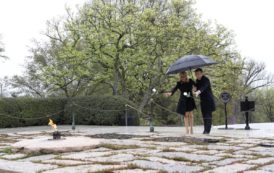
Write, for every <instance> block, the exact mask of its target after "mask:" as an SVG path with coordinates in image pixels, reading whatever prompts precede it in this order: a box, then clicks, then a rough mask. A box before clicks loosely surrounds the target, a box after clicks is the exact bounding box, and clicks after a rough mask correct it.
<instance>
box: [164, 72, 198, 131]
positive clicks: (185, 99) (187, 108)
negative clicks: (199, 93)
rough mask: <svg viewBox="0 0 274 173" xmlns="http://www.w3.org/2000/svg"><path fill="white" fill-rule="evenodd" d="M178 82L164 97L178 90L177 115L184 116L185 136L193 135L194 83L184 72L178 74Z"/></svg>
mask: <svg viewBox="0 0 274 173" xmlns="http://www.w3.org/2000/svg"><path fill="white" fill-rule="evenodd" d="M179 77H180V81H178V82H177V84H176V86H175V87H174V88H173V89H172V90H171V92H168V93H166V94H165V95H166V96H172V95H173V94H174V93H175V92H176V91H177V90H178V89H179V90H180V91H181V96H180V99H179V102H178V105H177V113H179V114H181V115H183V116H184V123H185V127H186V133H187V134H193V110H194V109H196V104H195V101H194V98H193V95H192V91H193V89H194V88H195V83H194V81H193V80H192V79H189V78H188V76H187V73H186V72H181V73H180V74H179Z"/></svg>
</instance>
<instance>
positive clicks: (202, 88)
mask: <svg viewBox="0 0 274 173" xmlns="http://www.w3.org/2000/svg"><path fill="white" fill-rule="evenodd" d="M209 86H210V81H209V79H208V78H206V77H204V78H203V79H202V81H201V85H200V87H199V88H198V90H197V91H196V92H195V95H196V97H198V96H199V95H200V94H201V93H202V92H204V91H205V90H206V89H207V88H208V87H209Z"/></svg>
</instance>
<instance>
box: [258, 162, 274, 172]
mask: <svg viewBox="0 0 274 173" xmlns="http://www.w3.org/2000/svg"><path fill="white" fill-rule="evenodd" d="M260 170H262V171H268V172H274V164H271V165H266V166H263V167H261V168H260Z"/></svg>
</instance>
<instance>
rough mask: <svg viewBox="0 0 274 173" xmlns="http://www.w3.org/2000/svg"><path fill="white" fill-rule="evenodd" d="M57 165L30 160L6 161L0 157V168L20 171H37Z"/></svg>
mask: <svg viewBox="0 0 274 173" xmlns="http://www.w3.org/2000/svg"><path fill="white" fill-rule="evenodd" d="M55 168H57V166H55V165H50V164H39V163H32V162H24V163H23V162H20V161H8V160H2V159H0V170H7V171H15V172H22V173H37V172H39V171H43V170H49V169H55Z"/></svg>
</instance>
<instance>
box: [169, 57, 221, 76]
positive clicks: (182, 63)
mask: <svg viewBox="0 0 274 173" xmlns="http://www.w3.org/2000/svg"><path fill="white" fill-rule="evenodd" d="M212 64H217V62H215V61H214V60H212V59H211V58H209V57H207V56H203V55H186V56H183V57H181V58H180V59H178V60H177V61H176V62H175V63H173V64H171V65H170V67H169V68H168V70H167V72H166V74H176V73H180V72H182V71H187V70H191V69H194V68H199V67H204V66H209V65H212Z"/></svg>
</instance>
